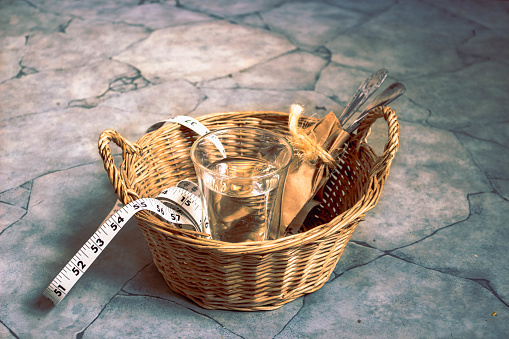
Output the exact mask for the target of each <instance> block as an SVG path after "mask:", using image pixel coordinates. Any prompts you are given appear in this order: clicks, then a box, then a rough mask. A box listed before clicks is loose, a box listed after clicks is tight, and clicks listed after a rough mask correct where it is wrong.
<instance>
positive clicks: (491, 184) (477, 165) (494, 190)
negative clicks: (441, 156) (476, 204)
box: [452, 131, 507, 208]
mask: <svg viewBox="0 0 509 339" xmlns="http://www.w3.org/2000/svg"><path fill="white" fill-rule="evenodd" d="M452 133H453V134H454V136H455V137H456V139H457V140H458V142H459V143H460V144H461V145H462V146H463V148H464V149H465V150H466V151H467V153H468V154H470V159H471V160H472V162H473V163H474V164H475V166H476V167H477V168H478V169H479V171H480V172H481V173H482V174H483V175H484V177H485V178H486V180H487V181H488V183H489V185H490V186H491V189H492V191H491V192H479V193H495V194H497V195H498V196H499V197H501V198H502V199H504V200H507V199H506V198H504V196H503V195H502V194H500V193H499V192H498V190H497V189H496V188H495V186H494V185H493V182H492V180H500V179H503V180H506V179H507V178H491V177H489V176H488V175H487V174H486V172H485V171H484V170H483V169H482V168H481V166H480V165H479V163H478V162H477V161H476V160H475V156H474V154H473V153H472V152H471V151H470V149H469V148H468V147H467V146H465V144H464V143H463V142H462V141H461V139H460V138H459V137H458V135H457V134H460V133H462V134H464V135H468V134H466V133H463V132H460V131H452ZM474 139H477V140H481V139H479V138H475V137H474ZM483 141H484V140H483ZM490 142H491V143H494V144H496V145H498V143H495V142H493V141H490ZM504 148H505V146H504ZM467 198H468V195H467ZM469 206H470V200H469ZM469 208H470V207H469Z"/></svg>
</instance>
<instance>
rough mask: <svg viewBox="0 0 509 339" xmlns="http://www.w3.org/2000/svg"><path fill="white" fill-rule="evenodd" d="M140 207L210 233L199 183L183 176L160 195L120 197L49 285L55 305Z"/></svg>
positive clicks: (187, 121)
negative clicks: (127, 200)
mask: <svg viewBox="0 0 509 339" xmlns="http://www.w3.org/2000/svg"><path fill="white" fill-rule="evenodd" d="M164 121H169V122H175V123H179V124H181V125H183V126H186V127H188V128H190V129H192V130H193V131H195V132H196V133H198V134H200V135H204V134H206V133H208V132H210V131H209V130H208V128H207V127H205V126H204V125H202V124H201V123H200V122H199V121H198V120H196V119H193V118H190V117H185V116H177V117H174V118H172V119H168V120H164ZM214 137H215V136H210V140H211V141H212V142H213V143H214V144H215V145H216V146H217V148H218V149H219V151H220V152H221V153H222V154H223V156H224V157H226V153H225V151H224V148H223V146H222V144H221V142H220V141H219V139H217V137H215V138H214ZM140 211H150V212H153V213H155V214H157V215H158V216H160V217H161V218H163V219H164V220H166V221H168V222H170V223H171V224H173V226H175V227H178V228H184V229H191V230H193V231H197V232H202V233H206V234H209V235H210V227H209V223H208V220H207V219H205V220H204V222H202V217H203V216H202V215H205V218H206V213H202V205H201V201H200V193H199V190H198V185H196V184H195V183H193V182H191V181H189V180H182V181H180V182H178V183H177V185H176V186H174V187H170V188H168V189H165V190H163V191H162V192H161V193H160V194H159V195H158V196H157V198H141V199H138V200H135V201H133V202H131V203H129V204H127V205H126V206H124V207H122V203H121V202H120V201H117V202H116V203H115V206H114V207H113V209H112V210H111V212H110V213H109V214H108V216H107V217H106V219H105V220H104V221H103V223H102V224H101V226H100V227H99V228H98V229H97V231H96V232H95V233H94V234H93V235H92V236H91V237H90V239H88V241H87V242H85V244H84V245H83V246H82V247H81V249H80V250H79V251H78V252H77V253H76V254H75V255H74V256H73V257H72V259H71V260H70V261H69V262H68V263H67V265H65V267H64V268H63V269H62V270H61V271H60V273H58V275H57V276H56V277H55V279H53V281H52V282H51V283H50V284H49V285H48V287H46V289H45V290H44V292H43V295H44V296H45V297H46V298H48V299H50V300H51V301H52V302H53V304H54V305H58V303H60V301H61V300H62V299H63V298H64V297H65V296H66V295H67V294H68V293H69V291H70V290H71V288H72V287H73V286H74V285H75V284H76V283H77V282H78V280H79V279H80V278H81V277H82V276H83V274H84V273H85V272H86V271H87V269H88V268H89V267H90V265H91V264H92V263H93V262H94V261H95V260H96V259H97V257H99V255H100V254H101V252H102V251H103V250H104V249H105V248H106V246H108V244H109V243H110V242H111V240H113V238H114V237H115V235H117V234H118V233H119V232H120V230H121V229H122V227H124V225H125V224H126V223H127V222H128V221H129V219H131V218H132V217H133V216H134V215H135V214H136V213H138V212H140Z"/></svg>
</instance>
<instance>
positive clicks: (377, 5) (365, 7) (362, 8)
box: [325, 0, 397, 15]
mask: <svg viewBox="0 0 509 339" xmlns="http://www.w3.org/2000/svg"><path fill="white" fill-rule="evenodd" d="M325 2H326V3H328V4H331V5H334V6H338V7H342V8H347V9H351V10H355V11H359V12H362V13H366V14H371V15H378V14H381V13H383V12H384V11H386V10H387V9H389V8H390V7H391V6H393V5H394V4H395V3H397V1H395V0H366V1H362V2H361V1H355V0H325Z"/></svg>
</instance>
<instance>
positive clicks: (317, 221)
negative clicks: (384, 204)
mask: <svg viewBox="0 0 509 339" xmlns="http://www.w3.org/2000/svg"><path fill="white" fill-rule="evenodd" d="M288 117H289V114H288V113H281V112H229V113H216V114H209V115H206V116H202V117H200V118H198V120H199V121H201V122H202V123H203V124H204V125H205V126H207V127H208V128H209V129H210V130H216V129H219V128H226V127H243V126H251V127H257V128H263V129H270V130H271V131H273V132H276V133H280V134H283V135H288V133H289V131H288ZM381 117H384V118H385V121H386V122H387V124H388V140H387V143H386V145H385V148H384V151H383V153H382V154H381V155H380V156H377V155H376V154H375V152H374V151H373V149H372V148H371V147H370V146H369V145H368V143H367V142H366V137H367V135H368V134H369V131H370V127H371V125H372V124H373V122H374V121H375V120H377V119H378V118H381ZM316 121H317V120H316V119H314V118H308V117H302V118H301V121H300V123H301V124H303V125H306V126H309V125H310V124H313V123H315V122H316ZM197 137H198V136H197V135H196V133H195V132H193V131H191V130H189V129H187V128H186V127H183V126H180V125H178V124H170V125H165V126H163V127H162V128H160V129H158V130H156V131H153V132H151V133H148V134H146V135H144V136H143V137H142V138H141V139H140V140H138V141H137V142H136V143H131V142H129V141H127V140H126V139H124V138H123V137H122V136H121V135H120V134H119V133H117V132H116V131H114V130H111V129H110V130H106V131H104V132H103V133H102V134H101V136H100V138H99V152H100V154H101V156H102V158H103V160H104V167H105V169H106V172H107V173H108V176H109V178H110V181H111V183H112V185H113V187H114V189H115V192H116V193H117V195H118V197H119V199H120V200H121V201H122V202H123V203H124V204H127V203H129V202H131V201H133V200H136V199H139V198H144V197H155V196H157V195H158V194H159V193H160V192H161V191H162V190H163V189H164V188H168V187H171V186H175V185H176V184H177V182H179V181H180V180H183V179H190V180H193V181H195V182H196V174H195V171H194V167H193V164H192V161H191V158H190V148H191V145H192V144H193V142H194V141H195V140H196V139H197ZM398 140H399V125H398V121H397V117H396V114H395V112H394V111H393V110H392V109H390V108H389V107H381V108H377V109H375V110H373V111H371V112H370V114H369V115H368V116H367V117H366V119H365V120H364V121H363V123H362V124H361V126H360V127H359V129H358V130H357V133H356V134H355V135H354V136H352V138H351V139H350V141H349V143H348V147H347V148H346V149H345V152H344V153H343V154H342V157H341V160H340V162H339V166H338V167H337V168H336V169H335V170H334V171H333V173H332V176H331V178H330V180H329V182H328V183H327V184H326V188H325V190H324V192H325V194H324V199H325V201H324V203H322V204H321V205H319V206H317V207H315V208H314V209H313V210H312V211H311V212H310V214H309V215H308V218H307V219H306V221H305V222H304V225H303V227H302V229H301V232H300V233H298V234H295V235H290V236H286V237H283V238H280V239H277V240H270V241H264V242H246V243H225V242H221V241H217V240H210V239H205V238H203V237H201V236H200V233H196V232H193V231H188V230H181V229H176V228H174V227H171V226H169V224H167V223H166V222H164V221H162V220H160V219H159V218H158V217H157V216H155V215H153V214H151V213H150V212H148V211H143V212H140V213H138V214H136V218H137V220H138V225H139V227H140V228H141V230H142V233H143V235H144V237H145V239H146V241H147V243H148V245H149V247H150V250H151V251H152V256H153V260H154V262H155V264H156V266H157V268H158V270H159V272H160V273H161V274H162V276H163V277H164V279H165V281H166V282H167V284H168V285H169V287H170V288H171V289H172V290H173V291H175V292H177V293H179V294H181V295H183V296H186V297H188V298H189V299H191V300H193V301H194V302H195V303H197V304H198V305H200V306H201V307H203V308H208V309H228V310H240V311H259V310H272V309H276V308H278V307H280V306H282V305H284V304H285V303H288V302H290V301H292V300H294V299H296V298H299V297H300V296H303V295H305V294H307V293H311V292H314V291H316V290H318V289H319V288H320V287H322V286H323V285H324V284H325V283H326V282H327V280H328V279H329V276H330V275H331V273H332V271H333V270H334V268H335V266H336V264H337V262H338V260H339V258H340V256H341V254H342V253H343V250H344V249H345V246H346V244H347V243H348V241H349V239H350V237H351V236H352V233H353V232H354V230H355V228H356V227H357V225H358V224H359V221H361V219H362V218H363V217H364V216H365V214H366V212H367V211H369V210H370V209H371V208H373V207H374V206H375V205H376V203H377V201H378V199H379V197H380V194H381V192H382V187H383V185H384V182H385V180H386V179H387V176H388V174H389V169H390V166H391V162H392V160H393V158H394V156H395V154H396V152H397V150H398V145H399V142H398ZM111 141H113V142H114V143H116V144H117V145H118V146H120V147H121V148H122V150H123V159H124V160H123V163H122V164H121V166H120V167H119V168H117V167H116V166H115V164H114V161H113V157H112V155H111V150H110V147H109V143H110V142H111ZM253 142H256V141H253ZM253 147H257V146H256V144H254V145H253Z"/></svg>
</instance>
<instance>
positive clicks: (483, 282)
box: [331, 192, 509, 307]
mask: <svg viewBox="0 0 509 339" xmlns="http://www.w3.org/2000/svg"><path fill="white" fill-rule="evenodd" d="M485 193H487V192H478V193H469V194H467V201H468V211H469V213H468V216H467V217H466V218H465V219H463V220H459V221H456V222H454V223H451V224H449V225H446V226H443V227H441V228H439V229H436V230H435V231H433V232H432V233H430V234H429V235H427V236H425V237H423V238H421V239H419V240H417V241H414V242H412V243H410V244H407V245H403V246H400V247H396V248H393V249H391V250H386V251H384V250H380V249H378V248H376V247H373V246H371V245H369V244H366V243H365V242H361V241H354V240H351V241H352V242H353V243H355V244H357V245H359V246H364V247H368V248H372V249H376V250H379V251H381V252H383V253H384V254H382V255H381V256H379V257H377V258H375V259H373V260H371V261H370V262H373V261H374V260H377V259H379V258H381V257H383V256H386V255H388V256H391V257H394V258H397V259H400V260H403V261H405V262H407V263H410V264H414V265H416V266H419V267H422V268H425V269H429V270H432V271H435V272H440V273H443V274H447V275H451V276H453V277H456V278H461V279H466V280H470V281H474V282H476V283H478V284H479V285H481V286H482V287H483V288H485V289H486V290H488V291H489V292H490V293H491V294H493V295H494V296H495V297H496V298H497V299H498V300H500V301H501V302H502V303H503V304H504V305H506V306H507V307H509V304H508V303H507V302H506V301H504V300H503V299H502V298H501V297H500V296H499V295H498V293H497V292H496V291H495V289H494V288H493V287H492V286H491V285H490V281H489V280H487V279H475V278H469V277H466V276H462V275H461V274H460V272H454V271H453V270H448V269H435V268H431V267H426V266H424V265H421V264H418V263H415V262H413V261H411V260H409V259H406V258H403V257H400V256H397V255H396V254H394V253H393V252H394V251H397V250H400V249H402V248H405V247H409V246H412V245H415V244H418V243H420V242H422V241H424V240H426V239H428V238H431V237H432V236H434V235H435V234H437V233H438V232H440V231H442V230H444V229H447V228H449V227H452V226H455V225H457V224H459V223H461V222H464V221H467V220H468V219H469V218H470V217H471V216H472V215H473V214H476V213H475V212H472V205H471V201H470V197H471V196H474V195H479V194H485ZM489 193H494V192H489ZM370 262H368V263H370ZM368 263H366V264H368ZM366 264H363V265H366ZM363 265H359V266H363ZM359 266H356V267H359ZM356 267H352V268H350V269H353V268H356ZM350 269H348V270H346V271H345V272H347V271H349V270H350ZM345 272H343V273H345ZM343 273H341V274H339V275H337V276H335V277H334V278H333V279H332V280H334V279H336V278H337V277H339V276H341V275H342V274H343ZM332 280H331V281H332Z"/></svg>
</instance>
